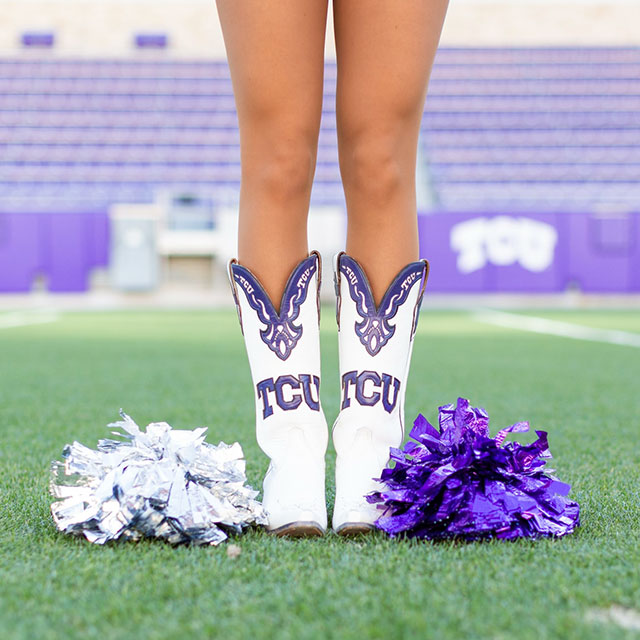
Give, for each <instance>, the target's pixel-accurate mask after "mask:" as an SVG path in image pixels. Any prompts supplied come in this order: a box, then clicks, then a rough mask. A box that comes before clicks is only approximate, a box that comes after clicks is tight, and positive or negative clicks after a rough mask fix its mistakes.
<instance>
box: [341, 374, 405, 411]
mask: <svg viewBox="0 0 640 640" xmlns="http://www.w3.org/2000/svg"><path fill="white" fill-rule="evenodd" d="M367 383H368V384H367ZM399 391H400V380H398V378H395V377H394V376H391V375H389V374H388V373H383V374H382V375H380V374H379V373H377V372H375V371H369V370H366V369H365V370H364V371H361V372H360V373H358V372H357V371H347V372H346V373H345V374H343V376H342V408H343V409H346V408H347V407H350V406H351V400H353V399H355V400H356V401H357V402H358V404H361V405H364V406H367V407H373V406H374V405H376V404H378V402H380V401H382V406H383V407H384V409H385V411H386V412H387V413H391V412H392V411H393V410H394V408H395V406H396V402H397V401H398V392H399Z"/></svg>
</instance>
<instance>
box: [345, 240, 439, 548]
mask: <svg viewBox="0 0 640 640" xmlns="http://www.w3.org/2000/svg"><path fill="white" fill-rule="evenodd" d="M333 267H334V277H335V286H336V296H337V304H336V319H337V322H338V341H339V357H340V381H341V387H342V396H341V404H340V413H339V414H338V417H337V418H336V421H335V423H334V425H333V443H334V446H335V449H336V454H337V457H336V501H335V507H334V511H333V522H332V524H333V528H334V530H335V531H336V532H337V533H339V534H341V535H350V534H355V533H360V532H363V531H368V530H370V529H373V528H374V525H373V523H374V521H375V520H376V519H377V518H378V517H379V516H380V511H379V510H378V509H377V508H376V505H375V504H373V505H372V504H369V503H368V502H367V501H366V499H365V495H366V494H367V493H370V492H371V491H377V490H380V483H379V482H376V481H375V480H374V478H379V477H380V474H381V473H382V470H383V469H384V468H385V467H386V465H387V462H388V461H389V448H390V447H399V446H400V444H401V443H402V440H403V437H404V426H403V425H404V396H405V389H406V382H407V376H408V373H409V365H410V361H411V351H412V349H413V337H414V334H415V330H416V325H417V322H418V313H419V310H420V304H421V302H422V297H423V294H424V288H425V285H426V282H427V277H428V273H429V263H428V262H427V260H418V261H416V262H411V263H409V264H407V265H406V266H405V267H404V268H403V269H401V270H400V272H399V273H398V274H397V275H396V277H395V278H394V280H393V282H392V283H391V284H390V285H389V287H388V289H387V290H386V292H385V294H384V297H383V299H382V302H381V304H380V307H379V308H378V309H376V307H375V304H374V298H373V294H372V292H371V287H370V285H369V281H368V280H367V276H366V274H365V273H364V270H363V269H362V267H361V266H360V265H359V264H358V263H357V262H356V261H355V260H354V259H353V258H351V257H350V256H348V255H347V254H346V253H345V252H344V251H343V252H340V253H338V254H336V256H335V258H334V264H333Z"/></svg>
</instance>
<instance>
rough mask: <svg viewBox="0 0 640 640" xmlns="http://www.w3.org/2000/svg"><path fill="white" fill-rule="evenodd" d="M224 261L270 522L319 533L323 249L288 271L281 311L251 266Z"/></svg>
mask: <svg viewBox="0 0 640 640" xmlns="http://www.w3.org/2000/svg"><path fill="white" fill-rule="evenodd" d="M228 267H229V280H230V282H231V289H232V291H233V296H234V300H235V303H236V308H237V310H238V318H239V320H240V327H241V329H242V333H243V335H244V340H245V346H246V348H247V355H248V358H249V366H250V368H251V376H252V379H253V388H254V395H255V409H256V437H257V441H258V444H259V446H260V448H261V449H262V450H263V451H264V452H265V454H266V455H267V456H269V458H270V464H269V468H268V470H267V473H266V475H265V477H264V481H263V500H262V501H263V505H264V507H265V509H266V511H267V514H268V517H269V523H268V525H267V529H268V530H270V531H272V532H274V533H276V534H278V535H289V536H309V535H322V534H323V533H324V532H325V530H326V526H327V507H326V500H325V452H326V449H327V441H328V429H327V422H326V419H325V416H324V413H323V411H322V406H321V404H320V335H319V319H320V305H319V291H320V274H321V262H320V254H319V253H318V252H316V251H312V252H311V253H310V254H309V256H308V257H307V258H305V259H304V260H302V261H301V262H300V263H299V264H298V265H297V266H296V267H295V269H294V270H293V271H292V273H291V275H290V276H289V279H288V281H287V284H286V287H285V290H284V292H283V294H282V301H281V303H280V310H279V313H278V312H276V310H275V308H274V305H273V304H272V302H271V300H270V299H269V297H268V295H267V293H266V292H265V290H264V288H263V287H262V285H261V284H260V282H259V281H258V279H257V278H256V276H255V275H254V274H253V273H251V271H250V270H249V269H247V268H246V267H244V266H242V265H241V264H239V263H238V261H237V260H236V259H232V260H230V261H229V265H228Z"/></svg>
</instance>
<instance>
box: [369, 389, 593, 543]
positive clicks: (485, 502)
mask: <svg viewBox="0 0 640 640" xmlns="http://www.w3.org/2000/svg"><path fill="white" fill-rule="evenodd" d="M439 426H440V430H438V429H436V428H435V427H433V426H432V425H431V424H429V422H428V421H427V420H426V418H425V417H424V416H423V415H421V414H420V415H419V416H418V417H417V418H416V420H415V422H414V426H413V429H412V431H411V434H410V436H411V438H413V440H414V442H411V441H410V442H408V443H407V444H406V445H405V446H404V449H403V450H399V449H393V448H392V449H391V459H392V460H393V461H395V466H394V467H393V468H388V469H384V470H383V472H382V477H381V478H377V480H379V481H380V482H382V483H384V485H386V487H385V488H384V489H381V490H380V491H377V492H373V493H371V494H369V495H368V496H367V500H368V501H369V502H370V503H377V504H378V508H380V509H381V510H383V512H382V513H381V516H380V518H378V520H377V521H376V526H377V527H379V528H380V529H382V530H384V531H386V532H387V533H388V534H389V535H391V536H392V537H393V536H396V535H399V534H406V535H407V536H408V537H413V538H429V539H438V538H455V537H458V538H464V539H467V540H477V539H482V538H501V539H507V538H518V537H529V538H535V537H539V536H555V537H559V536H563V535H565V534H568V533H572V532H573V531H574V529H575V528H576V527H577V526H579V524H580V509H579V506H578V503H577V502H573V501H571V500H569V499H568V498H567V497H566V496H567V495H568V493H569V490H570V488H571V487H570V485H568V484H566V483H564V482H560V481H559V480H558V479H557V478H555V477H554V476H552V475H550V472H551V471H552V470H547V473H545V471H544V470H543V467H544V465H545V464H546V460H545V458H551V453H550V452H549V447H548V442H547V432H546V431H536V434H537V435H538V439H537V440H536V441H535V442H532V443H531V444H527V445H522V444H520V443H518V442H508V443H506V444H504V439H505V436H506V435H507V434H508V433H517V432H526V431H528V430H529V423H528V422H518V423H516V424H514V425H511V426H510V427H507V428H505V429H502V430H501V431H499V432H498V433H497V434H496V437H495V438H491V436H490V435H489V416H488V415H487V413H486V411H484V409H480V408H475V407H472V406H470V404H469V401H468V400H466V399H465V398H458V402H457V405H453V404H449V405H445V406H442V407H440V410H439Z"/></svg>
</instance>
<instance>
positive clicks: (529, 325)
mask: <svg viewBox="0 0 640 640" xmlns="http://www.w3.org/2000/svg"><path fill="white" fill-rule="evenodd" d="M472 318H473V319H474V320H475V321H476V322H482V323H484V324H491V325H494V326H496V327H506V328H508V329H519V330H520V331H532V332H534V333H544V334H547V335H553V336H561V337H563V338H573V339H574V340H589V341H590V342H605V343H607V344H619V345H623V346H626V347H639V348H640V334H638V333H632V332H630V331H619V330H617V329H595V328H593V327H585V326H583V325H580V324H573V323H572V322H561V321H559V320H549V319H547V318H537V317H533V316H525V315H520V314H517V313H507V312H506V311H496V310H494V309H480V310H478V311H475V312H473V314H472Z"/></svg>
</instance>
